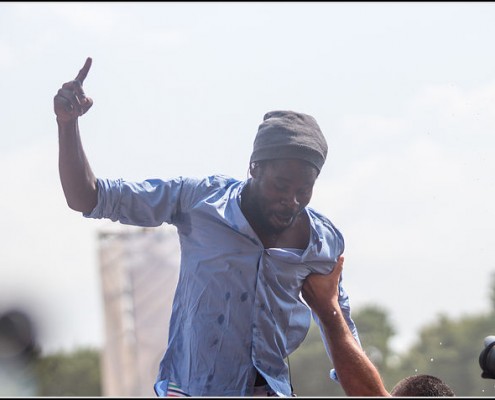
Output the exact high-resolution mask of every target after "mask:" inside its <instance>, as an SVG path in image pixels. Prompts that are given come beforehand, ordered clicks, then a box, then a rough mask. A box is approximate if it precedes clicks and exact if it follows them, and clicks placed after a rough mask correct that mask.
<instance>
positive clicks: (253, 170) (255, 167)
mask: <svg viewBox="0 0 495 400" xmlns="http://www.w3.org/2000/svg"><path fill="white" fill-rule="evenodd" d="M259 172H260V165H259V164H258V163H257V162H253V163H251V164H250V165H249V173H250V174H251V176H252V177H253V178H257V177H258V176H259Z"/></svg>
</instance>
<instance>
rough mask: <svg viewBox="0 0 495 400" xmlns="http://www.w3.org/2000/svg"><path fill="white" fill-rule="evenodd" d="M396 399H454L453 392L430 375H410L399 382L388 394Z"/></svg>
mask: <svg viewBox="0 0 495 400" xmlns="http://www.w3.org/2000/svg"><path fill="white" fill-rule="evenodd" d="M390 394H391V395H392V396H396V397H414V396H420V397H427V396H428V397H455V393H454V392H453V390H452V389H451V388H450V387H449V386H448V385H447V384H446V383H445V382H443V381H442V380H441V379H440V378H437V377H435V376H432V375H425V374H423V375H412V376H408V377H406V378H404V379H402V380H401V381H399V382H398V383H397V384H396V385H395V387H394V388H393V389H392V391H391V392H390Z"/></svg>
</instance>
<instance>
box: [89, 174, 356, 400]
mask: <svg viewBox="0 0 495 400" xmlns="http://www.w3.org/2000/svg"><path fill="white" fill-rule="evenodd" d="M246 182H247V181H239V180H236V179H233V178H230V177H227V176H223V175H215V176H210V177H207V178H204V179H197V178H182V177H179V178H177V179H171V180H159V179H150V180H145V181H143V182H139V183H138V182H127V181H124V180H122V179H118V180H109V179H98V204H97V206H96V207H95V209H94V210H93V211H92V212H91V213H90V214H87V215H86V214H85V215H84V216H85V217H90V218H109V219H111V220H112V221H120V222H121V223H123V224H131V225H137V226H146V227H151V226H159V225H161V224H162V223H169V224H173V225H175V226H176V227H177V232H178V234H179V240H180V246H181V265H180V274H179V281H178V284H177V289H176V293H175V297H174V301H173V306H172V316H171V319H170V327H169V342H168V347H167V350H166V352H165V355H164V356H163V359H162V361H161V363H160V368H159V373H158V378H157V381H156V384H155V391H156V393H157V394H158V395H165V394H166V391H167V385H168V382H174V383H176V384H177V385H178V386H179V387H180V388H181V389H182V390H183V391H185V392H186V393H188V394H190V395H193V396H251V395H252V394H253V387H254V381H255V378H256V371H259V373H260V374H261V375H262V376H263V377H264V378H265V379H266V381H267V383H268V384H269V385H270V387H271V388H272V389H273V390H274V391H275V392H276V393H277V394H278V395H279V396H290V395H291V385H290V377H289V373H288V368H287V364H286V363H285V361H284V359H285V358H286V357H287V356H288V355H289V354H291V353H292V352H293V351H294V350H296V349H297V347H298V346H299V345H300V344H301V343H302V341H303V340H304V338H305V336H306V334H307V332H308V329H309V326H310V322H311V310H310V309H309V308H308V307H307V305H306V304H305V303H304V302H303V301H302V300H301V297H300V292H301V287H302V285H303V282H304V279H305V278H306V276H307V275H308V274H310V273H313V272H317V273H325V274H326V273H329V272H330V271H332V269H333V267H334V265H335V263H336V260H337V258H338V256H339V255H340V254H342V253H343V251H344V240H343V237H342V235H341V233H340V232H339V231H338V230H337V229H336V228H335V226H334V225H333V224H332V223H331V222H330V221H329V220H328V219H327V218H326V217H324V216H323V215H321V214H320V213H318V212H316V211H315V210H313V209H312V208H310V207H306V209H305V212H306V213H307V214H308V216H309V221H310V224H311V237H310V241H309V245H308V247H307V248H306V249H305V250H299V251H298V250H297V249H272V248H268V249H265V248H264V246H263V244H262V243H261V241H260V240H259V238H258V237H257V235H256V233H255V232H254V231H253V230H252V228H251V226H250V225H249V223H248V221H247V220H246V218H245V217H244V214H243V213H242V211H241V208H240V196H241V191H242V188H243V187H244V185H245V184H246ZM339 302H340V305H341V307H342V309H343V311H344V315H345V317H346V320H347V323H348V325H349V327H350V328H351V331H352V332H353V334H354V336H355V337H356V339H357V340H358V342H359V338H358V334H357V331H356V327H355V325H354V322H353V321H352V319H351V316H350V308H349V299H348V296H347V294H346V292H345V291H344V289H343V287H342V284H340V298H339ZM313 317H314V318H315V321H316V322H317V323H318V324H319V321H318V319H317V318H316V315H315V314H313ZM323 342H324V345H325V348H326V350H327V352H328V355H329V356H330V357H331V354H330V353H329V350H328V345H327V343H326V342H325V339H324V337H323Z"/></svg>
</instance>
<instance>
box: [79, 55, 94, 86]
mask: <svg viewBox="0 0 495 400" xmlns="http://www.w3.org/2000/svg"><path fill="white" fill-rule="evenodd" d="M92 62H93V61H92V59H91V57H88V58H87V59H86V62H85V63H84V66H83V67H82V68H81V69H80V71H79V73H78V74H77V76H76V78H75V79H74V80H75V81H79V82H80V83H81V85H82V84H83V82H84V80H85V79H86V76H88V72H89V69H90V68H91V63H92Z"/></svg>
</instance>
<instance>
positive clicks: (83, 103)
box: [54, 81, 93, 116]
mask: <svg viewBox="0 0 495 400" xmlns="http://www.w3.org/2000/svg"><path fill="white" fill-rule="evenodd" d="M54 105H55V113H56V114H60V113H66V114H67V113H68V114H71V115H72V116H81V115H83V114H84V113H86V112H87V111H88V110H89V109H90V108H91V106H92V105H93V100H92V99H91V98H89V97H86V95H85V94H84V91H83V90H82V87H81V83H80V82H78V81H71V82H67V83H65V84H64V85H63V86H62V89H60V90H59V91H58V92H57V94H56V96H55V98H54Z"/></svg>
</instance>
